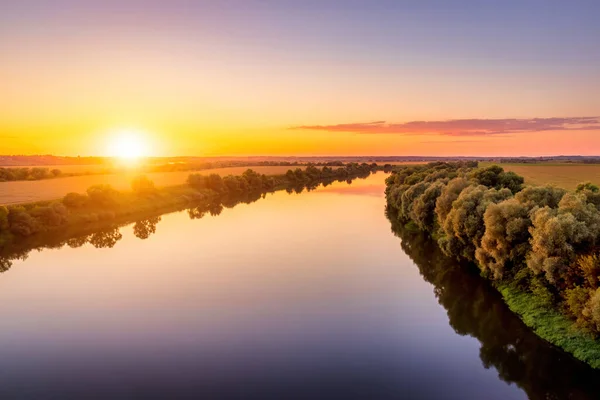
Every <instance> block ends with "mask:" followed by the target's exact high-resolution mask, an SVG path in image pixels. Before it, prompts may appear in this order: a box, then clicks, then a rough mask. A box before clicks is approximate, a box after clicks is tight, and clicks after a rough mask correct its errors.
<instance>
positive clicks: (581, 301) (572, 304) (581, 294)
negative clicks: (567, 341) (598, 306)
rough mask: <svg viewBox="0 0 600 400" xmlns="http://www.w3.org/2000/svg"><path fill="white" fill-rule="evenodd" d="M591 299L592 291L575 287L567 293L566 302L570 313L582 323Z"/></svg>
mask: <svg viewBox="0 0 600 400" xmlns="http://www.w3.org/2000/svg"><path fill="white" fill-rule="evenodd" d="M589 298H590V290H589V289H586V288H582V287H580V286H575V287H574V288H572V289H568V290H567V291H565V301H566V303H567V310H568V311H569V313H570V314H571V315H572V316H573V317H575V318H577V320H578V321H580V320H581V319H582V318H583V310H584V308H585V306H586V303H587V302H588V300H589Z"/></svg>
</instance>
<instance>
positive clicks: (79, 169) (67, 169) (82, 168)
mask: <svg viewBox="0 0 600 400" xmlns="http://www.w3.org/2000/svg"><path fill="white" fill-rule="evenodd" d="M0 168H48V169H49V170H53V169H59V170H60V171H61V172H62V173H64V174H102V173H107V172H110V171H111V169H112V168H113V167H112V166H111V165H107V164H83V165H0Z"/></svg>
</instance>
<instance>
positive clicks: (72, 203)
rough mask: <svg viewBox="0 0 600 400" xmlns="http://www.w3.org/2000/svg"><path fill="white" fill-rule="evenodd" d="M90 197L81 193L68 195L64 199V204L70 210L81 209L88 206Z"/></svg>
mask: <svg viewBox="0 0 600 400" xmlns="http://www.w3.org/2000/svg"><path fill="white" fill-rule="evenodd" d="M88 200H89V198H88V196H86V195H85V194H79V193H73V192H71V193H67V194H66V196H65V197H64V198H63V204H64V205H65V206H67V207H69V208H80V207H83V206H85V205H86V203H87V201H88Z"/></svg>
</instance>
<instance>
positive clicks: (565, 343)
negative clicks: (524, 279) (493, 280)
mask: <svg viewBox="0 0 600 400" xmlns="http://www.w3.org/2000/svg"><path fill="white" fill-rule="evenodd" d="M497 288H498V290H499V291H500V293H501V294H502V297H503V298H504V301H505V302H506V304H507V305H508V307H509V308H510V309H511V311H512V312H514V313H515V314H517V315H518V316H519V317H520V318H521V320H522V321H523V322H524V323H525V325H527V326H528V327H530V328H531V329H532V330H533V331H534V332H535V333H536V334H537V335H538V336H539V337H541V338H542V339H544V340H546V341H548V342H550V343H552V344H553V345H555V346H558V347H560V348H562V349H563V350H565V351H566V352H568V353H571V354H573V356H575V358H577V359H579V360H581V361H584V362H586V363H588V364H589V365H591V366H592V367H594V368H600V342H599V341H597V340H595V339H594V337H593V336H592V335H590V334H587V333H585V332H583V331H582V330H581V329H580V328H579V327H578V326H577V325H576V323H575V322H574V321H572V320H571V319H569V318H567V317H566V316H565V315H564V314H561V313H560V312H558V311H557V310H555V309H553V308H550V307H548V305H547V304H545V303H544V302H543V301H541V300H540V299H539V298H538V297H537V296H535V295H533V294H531V293H528V292H524V291H522V290H519V289H518V288H516V287H514V286H512V285H509V284H500V285H497Z"/></svg>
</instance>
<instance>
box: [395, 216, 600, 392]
mask: <svg viewBox="0 0 600 400" xmlns="http://www.w3.org/2000/svg"><path fill="white" fill-rule="evenodd" d="M388 219H389V220H390V222H391V225H392V232H393V233H394V234H395V235H396V236H397V237H399V238H400V239H401V246H402V249H403V250H404V252H405V253H406V254H407V255H408V256H409V257H410V259H411V260H412V261H413V262H414V263H415V265H416V266H417V267H418V269H419V272H420V274H421V275H422V276H423V278H424V279H425V280H426V281H427V282H429V283H431V284H432V285H433V287H434V293H435V296H436V298H437V299H438V302H439V303H440V305H441V306H443V307H444V308H445V309H446V311H447V314H448V319H449V323H450V325H451V326H452V328H453V329H454V330H455V331H456V333H458V334H460V335H469V336H472V337H474V338H476V339H477V340H479V342H480V343H481V349H480V358H481V361H482V363H483V366H484V367H485V368H490V367H494V368H495V369H496V370H497V371H498V375H499V377H500V378H501V379H502V380H503V381H506V382H509V383H515V384H516V385H518V386H519V387H520V388H522V389H523V390H524V391H525V392H526V393H527V395H528V396H529V397H530V398H531V399H598V398H600V371H597V370H594V369H592V368H591V367H589V366H588V365H587V364H584V363H583V362H580V361H579V360H576V359H575V358H573V357H572V356H570V355H569V354H567V353H565V352H563V351H562V350H560V349H558V348H556V347H554V346H552V345H550V344H549V343H547V342H545V341H544V340H542V339H540V338H539V337H538V336H536V335H535V334H534V333H533V332H531V330H530V329H529V328H528V327H527V326H525V324H524V323H523V322H522V321H521V320H520V319H519V318H518V317H517V316H516V315H515V314H513V313H512V312H511V311H510V310H509V309H508V307H507V306H506V304H505V303H504V301H503V300H502V297H501V296H500V294H499V293H498V292H497V291H496V290H495V289H494V288H493V287H492V286H490V285H489V283H488V282H487V281H485V280H484V279H482V278H481V277H479V276H478V270H477V269H476V268H475V267H474V266H472V265H464V264H462V265H461V264H460V263H458V262H457V261H456V260H455V259H451V258H448V257H446V256H444V254H442V252H441V250H440V249H439V248H438V246H437V243H436V242H435V241H433V240H432V239H431V238H430V237H428V236H427V235H426V234H424V233H422V232H415V231H413V230H409V229H407V228H405V227H404V226H402V225H401V224H399V223H398V222H397V218H395V217H394V216H393V215H388Z"/></svg>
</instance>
